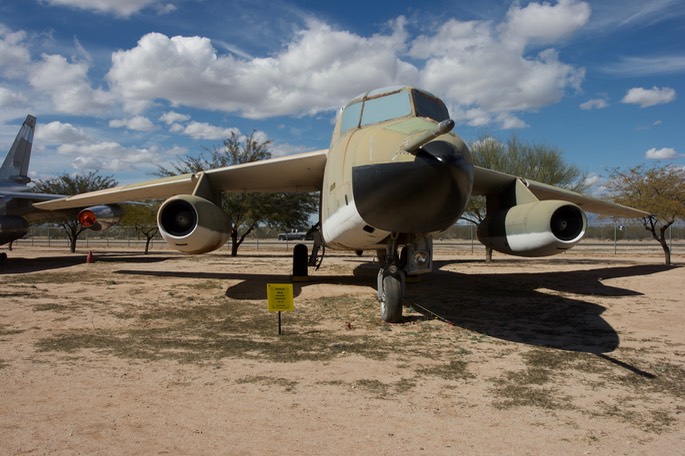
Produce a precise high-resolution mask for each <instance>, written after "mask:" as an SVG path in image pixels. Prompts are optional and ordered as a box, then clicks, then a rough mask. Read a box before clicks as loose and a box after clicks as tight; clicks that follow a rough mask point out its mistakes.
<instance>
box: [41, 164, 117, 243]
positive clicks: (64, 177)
mask: <svg viewBox="0 0 685 456" xmlns="http://www.w3.org/2000/svg"><path fill="white" fill-rule="evenodd" d="M116 185H117V181H116V179H114V177H112V176H102V175H100V174H98V171H91V172H89V173H87V174H76V175H73V176H71V175H69V174H67V173H63V174H61V175H59V176H57V177H53V178H51V179H46V180H37V181H35V182H34V183H33V191H34V192H37V193H53V194H57V195H76V194H78V193H86V192H92V191H95V190H103V189H105V188H111V187H115V186H116ZM55 222H56V223H58V224H59V225H60V226H61V227H62V228H63V229H64V231H65V232H66V234H67V238H68V239H69V250H70V251H71V253H74V252H76V241H77V240H78V237H79V235H80V234H81V233H82V232H83V231H85V230H86V228H83V227H82V226H81V225H80V224H79V222H78V220H76V213H64V214H59V215H58V216H57V217H56V218H55Z"/></svg>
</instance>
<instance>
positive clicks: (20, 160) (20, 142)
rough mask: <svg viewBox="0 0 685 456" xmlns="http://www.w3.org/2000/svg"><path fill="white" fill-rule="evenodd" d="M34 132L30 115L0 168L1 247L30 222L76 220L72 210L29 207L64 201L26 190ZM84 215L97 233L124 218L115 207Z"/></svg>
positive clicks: (0, 256) (95, 209) (22, 233)
mask: <svg viewBox="0 0 685 456" xmlns="http://www.w3.org/2000/svg"><path fill="white" fill-rule="evenodd" d="M35 129H36V117H34V116H32V115H30V114H29V115H27V116H26V119H25V120H24V123H23V124H22V126H21V128H20V129H19V133H17V136H16V138H15V139H14V142H13V143H12V146H11V147H10V149H9V151H8V152H7V156H6V157H5V160H4V161H3V163H2V166H0V245H3V244H7V243H10V242H12V241H15V240H17V239H19V238H21V237H23V236H25V235H26V233H28V230H29V223H30V222H45V221H49V220H51V219H54V218H55V217H57V216H64V215H71V216H74V217H75V216H76V211H75V210H70V211H66V212H65V211H54V212H46V211H44V210H40V209H36V208H35V207H33V205H32V204H33V203H35V202H39V201H49V200H54V199H59V198H64V195H51V194H44V193H32V192H30V188H29V187H28V186H27V184H28V183H30V182H31V178H30V177H29V176H28V171H29V161H30V160H31V149H32V146H33V133H34V131H35ZM84 211H85V212H84V214H91V213H92V214H96V215H98V216H100V220H99V221H98V222H97V224H95V223H94V224H93V227H94V228H96V229H98V228H100V229H102V228H106V227H108V226H111V225H112V224H114V223H117V222H118V221H119V219H120V218H121V215H123V212H122V210H121V208H120V207H118V206H114V205H112V206H97V207H90V208H87V210H86V209H84ZM6 259H7V254H6V253H5V252H0V261H5V260H6Z"/></svg>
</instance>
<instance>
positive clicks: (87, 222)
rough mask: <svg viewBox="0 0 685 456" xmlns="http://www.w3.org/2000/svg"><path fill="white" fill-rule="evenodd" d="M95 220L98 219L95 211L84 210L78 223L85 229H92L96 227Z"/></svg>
mask: <svg viewBox="0 0 685 456" xmlns="http://www.w3.org/2000/svg"><path fill="white" fill-rule="evenodd" d="M95 220H96V217H95V213H93V211H88V210H83V211H81V213H80V214H79V215H78V222H79V223H80V224H81V226H82V227H84V228H90V227H91V226H93V225H95Z"/></svg>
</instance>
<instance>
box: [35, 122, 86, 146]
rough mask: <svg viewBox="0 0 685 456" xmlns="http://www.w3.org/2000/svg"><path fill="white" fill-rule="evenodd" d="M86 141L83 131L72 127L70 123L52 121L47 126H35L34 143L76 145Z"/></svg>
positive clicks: (39, 124)
mask: <svg viewBox="0 0 685 456" xmlns="http://www.w3.org/2000/svg"><path fill="white" fill-rule="evenodd" d="M87 140H88V136H87V134H86V132H85V131H83V130H82V129H80V128H77V127H74V126H73V125H72V124H70V123H62V122H59V121H53V122H50V123H47V124H41V123H38V124H37V125H36V138H35V142H40V143H44V144H60V145H61V144H76V143H82V142H84V141H87Z"/></svg>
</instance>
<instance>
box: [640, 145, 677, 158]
mask: <svg viewBox="0 0 685 456" xmlns="http://www.w3.org/2000/svg"><path fill="white" fill-rule="evenodd" d="M645 158H646V159H648V160H673V159H675V158H678V152H676V150H675V149H673V148H671V147H664V148H661V149H656V148H654V147H653V148H651V149H649V150H648V151H647V152H645Z"/></svg>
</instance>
